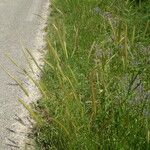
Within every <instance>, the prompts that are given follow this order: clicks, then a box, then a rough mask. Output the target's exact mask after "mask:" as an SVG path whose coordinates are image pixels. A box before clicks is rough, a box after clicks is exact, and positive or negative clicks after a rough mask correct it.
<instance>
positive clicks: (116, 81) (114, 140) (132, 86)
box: [34, 0, 150, 150]
mask: <svg viewBox="0 0 150 150" xmlns="http://www.w3.org/2000/svg"><path fill="white" fill-rule="evenodd" d="M51 3H52V8H51V9H52V12H51V16H50V17H49V22H48V27H47V32H48V35H47V49H48V51H47V56H46V58H45V59H44V60H43V61H44V62H45V67H44V71H43V75H42V78H41V82H40V85H41V86H42V89H43V90H44V92H45V95H46V96H43V97H42V98H41V100H39V101H38V105H37V107H36V111H37V112H38V113H39V114H40V116H41V117H42V118H43V120H44V123H42V124H41V125H40V126H37V127H35V130H34V134H35V137H36V142H37V149H38V148H39V149H41V150H42V149H45V150H56V149H57V150H98V149H104V150H107V149H114V150H116V149H120V150H127V149H141V150H143V149H150V103H149V98H150V97H149V96H150V95H149V90H150V76H149V73H150V67H149V63H150V62H149V61H150V60H149V54H150V53H149V51H150V46H149V41H150V30H149V29H150V28H149V20H150V16H149V8H150V5H149V4H150V3H149V2H148V1H144V2H142V3H141V6H139V5H137V4H136V2H134V1H129V0H116V1H114V0H105V1H103V0H63V1H60V0H53V1H52V2H51ZM37 124H38V122H37Z"/></svg>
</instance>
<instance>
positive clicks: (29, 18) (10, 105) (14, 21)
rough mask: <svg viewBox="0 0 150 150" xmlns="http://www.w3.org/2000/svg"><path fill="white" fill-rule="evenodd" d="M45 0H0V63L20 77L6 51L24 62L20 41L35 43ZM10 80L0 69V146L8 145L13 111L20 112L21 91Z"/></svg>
mask: <svg viewBox="0 0 150 150" xmlns="http://www.w3.org/2000/svg"><path fill="white" fill-rule="evenodd" d="M47 2H48V0H0V63H1V64H2V65H3V66H5V67H6V68H7V69H9V70H10V72H12V73H13V74H14V75H16V76H17V77H19V78H23V77H21V75H20V74H18V73H17V70H16V68H15V67H14V66H13V65H12V64H11V63H10V62H9V61H8V60H7V59H6V57H5V54H9V55H11V56H12V57H13V58H14V59H15V60H16V61H17V62H18V63H19V64H22V65H23V66H26V65H27V63H26V61H25V59H24V56H23V54H22V51H21V44H20V41H23V42H24V44H25V46H26V47H28V48H31V49H33V50H34V49H35V47H36V45H38V43H36V42H37V33H38V30H39V26H40V17H37V16H36V15H35V14H41V12H42V11H43V7H44V5H45V4H46V3H47ZM36 48H37V47H36ZM9 83H13V82H12V80H11V79H10V78H9V77H8V76H7V75H6V74H5V73H4V72H3V71H2V70H1V69H0V150H9V149H11V148H10V147H8V146H6V145H5V144H6V138H7V137H9V136H10V134H11V133H10V132H8V131H7V130H6V128H11V126H12V124H14V123H15V120H14V116H15V114H18V115H19V114H21V113H22V108H21V107H20V104H19V103H18V101H17V96H18V95H21V91H20V90H19V88H18V87H17V86H15V85H10V84H9ZM10 137H11V136H10Z"/></svg>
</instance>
